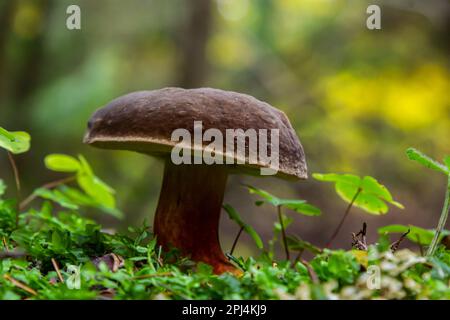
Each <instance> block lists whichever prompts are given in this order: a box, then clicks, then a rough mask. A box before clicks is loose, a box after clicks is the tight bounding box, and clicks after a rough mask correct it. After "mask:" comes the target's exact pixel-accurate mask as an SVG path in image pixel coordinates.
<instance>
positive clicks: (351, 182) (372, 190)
mask: <svg viewBox="0 0 450 320" xmlns="http://www.w3.org/2000/svg"><path fill="white" fill-rule="evenodd" d="M313 178H314V179H316V180H319V181H325V182H333V183H334V184H335V190H336V193H337V194H338V195H339V196H340V197H341V198H342V199H343V200H344V201H345V202H347V203H348V206H347V209H346V210H345V213H344V215H343V217H342V219H341V221H340V222H339V224H338V226H337V228H336V229H335V231H334V232H333V234H332V235H331V237H330V240H329V241H328V242H327V244H326V247H329V246H330V245H331V243H332V242H333V240H334V239H335V238H336V236H337V235H338V233H339V231H340V229H341V228H342V225H343V224H344V221H345V219H346V218H347V216H348V214H349V213H350V209H351V208H352V207H353V206H356V207H358V208H360V209H362V210H363V211H365V212H367V213H369V214H374V215H381V214H386V213H387V212H388V211H389V207H388V205H387V204H386V203H389V204H392V205H394V206H396V207H398V208H400V209H403V208H404V207H403V205H402V204H401V203H399V202H397V201H394V199H393V198H392V195H391V193H390V192H389V190H388V189H387V188H386V187H385V186H384V185H382V184H381V183H379V182H378V181H377V180H376V179H375V178H373V177H370V176H365V177H363V178H361V177H359V176H356V175H353V174H336V173H328V174H321V173H314V174H313Z"/></svg>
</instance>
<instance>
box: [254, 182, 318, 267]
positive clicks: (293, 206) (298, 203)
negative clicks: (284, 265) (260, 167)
mask: <svg viewBox="0 0 450 320" xmlns="http://www.w3.org/2000/svg"><path fill="white" fill-rule="evenodd" d="M246 187H247V188H248V190H249V192H250V193H252V194H256V195H258V196H260V197H261V198H262V199H263V200H258V201H256V202H255V204H256V205H257V206H260V205H262V204H264V203H268V204H271V205H272V206H274V207H276V208H277V214H278V223H279V224H280V228H281V236H282V239H283V246H284V250H285V253H286V260H289V259H290V254H289V247H288V244H287V237H286V228H285V225H284V219H283V216H284V214H283V213H282V211H281V209H282V208H283V207H285V208H287V209H290V210H292V211H295V212H297V213H301V214H304V215H306V216H319V215H320V214H321V211H320V209H319V208H317V207H315V206H313V205H311V204H309V203H307V202H306V200H299V199H281V198H278V197H276V196H274V195H272V194H270V193H269V192H267V191H264V190H261V189H258V188H255V187H252V186H250V185H247V186H246Z"/></svg>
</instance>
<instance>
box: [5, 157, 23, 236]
mask: <svg viewBox="0 0 450 320" xmlns="http://www.w3.org/2000/svg"><path fill="white" fill-rule="evenodd" d="M7 154H8V160H9V163H10V164H11V168H12V170H13V173H14V180H15V182H16V189H17V212H16V227H18V226H19V214H20V205H19V202H20V198H21V188H20V176H19V169H17V164H16V161H15V160H14V157H13V155H12V153H11V152H9V151H7Z"/></svg>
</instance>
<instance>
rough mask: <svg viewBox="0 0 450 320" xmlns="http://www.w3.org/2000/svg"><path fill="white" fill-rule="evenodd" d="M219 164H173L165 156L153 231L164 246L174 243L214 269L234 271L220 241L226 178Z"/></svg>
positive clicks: (193, 257) (172, 245) (186, 254)
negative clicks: (221, 213)
mask: <svg viewBox="0 0 450 320" xmlns="http://www.w3.org/2000/svg"><path fill="white" fill-rule="evenodd" d="M227 175H228V173H227V171H226V169H225V168H223V167H220V166H216V165H204V164H201V165H195V164H194V165H174V164H173V163H172V162H171V161H170V159H168V160H166V162H165V168H164V180H163V184H162V188H161V193H160V196H159V203H158V207H157V209H156V215H155V221H154V232H155V235H156V237H157V241H158V244H159V245H162V247H163V248H164V249H166V250H167V249H169V248H170V247H175V248H177V249H179V250H180V252H181V254H183V255H185V256H190V258H191V259H192V260H194V261H202V262H205V263H208V264H210V265H211V266H212V267H213V268H214V272H215V273H223V272H225V271H230V272H235V271H236V268H235V267H234V266H233V265H232V264H231V263H229V262H228V260H227V258H226V257H225V255H224V254H223V252H222V249H221V248H220V243H219V233H218V231H219V219H220V212H221V208H222V200H223V195H224V191H225V185H226V181H227Z"/></svg>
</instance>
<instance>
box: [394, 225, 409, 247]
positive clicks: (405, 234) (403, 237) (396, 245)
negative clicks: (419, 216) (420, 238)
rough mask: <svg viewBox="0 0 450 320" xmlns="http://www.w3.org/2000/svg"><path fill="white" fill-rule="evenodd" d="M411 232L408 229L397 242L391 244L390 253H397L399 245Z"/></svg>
mask: <svg viewBox="0 0 450 320" xmlns="http://www.w3.org/2000/svg"><path fill="white" fill-rule="evenodd" d="M410 231H411V230H410V229H408V231H406V232H405V233H404V234H402V235H401V236H400V239H398V240H397V241H395V242H394V243H392V244H391V251H392V252H395V251H397V249H398V247H399V246H400V243H402V241H403V240H404V239H405V237H406V236H407V235H408V234H409V232H410Z"/></svg>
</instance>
